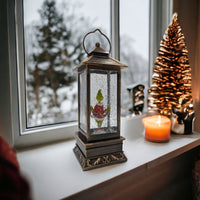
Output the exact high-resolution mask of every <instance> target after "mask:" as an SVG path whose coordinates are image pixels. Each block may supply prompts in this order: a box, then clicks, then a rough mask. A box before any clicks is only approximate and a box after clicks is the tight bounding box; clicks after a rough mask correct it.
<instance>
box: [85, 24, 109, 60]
mask: <svg viewBox="0 0 200 200" xmlns="http://www.w3.org/2000/svg"><path fill="white" fill-rule="evenodd" d="M96 31H99V33H100V34H101V35H103V36H104V37H105V38H106V39H107V41H108V43H109V46H110V49H109V52H108V53H109V54H110V52H111V42H110V40H109V38H108V37H107V36H106V35H105V34H104V33H102V32H101V31H100V29H98V28H97V29H95V30H94V31H90V32H88V33H87V34H86V35H85V36H84V38H83V49H84V50H85V52H86V53H87V55H88V56H89V55H90V53H88V51H87V50H86V48H85V38H86V37H87V36H88V35H89V34H91V33H95V32H96Z"/></svg>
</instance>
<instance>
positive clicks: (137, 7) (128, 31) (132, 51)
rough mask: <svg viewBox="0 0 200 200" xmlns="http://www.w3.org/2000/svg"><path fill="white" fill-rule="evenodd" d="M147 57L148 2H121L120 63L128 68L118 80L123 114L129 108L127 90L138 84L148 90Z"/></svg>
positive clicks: (133, 0) (126, 0)
mask: <svg viewBox="0 0 200 200" xmlns="http://www.w3.org/2000/svg"><path fill="white" fill-rule="evenodd" d="M148 57H149V0H123V1H120V59H121V61H122V62H123V63H125V64H127V65H128V68H127V69H124V70H122V76H121V77H122V80H121V85H122V88H121V93H122V96H121V97H122V98H121V105H122V108H123V110H122V114H123V111H124V110H126V109H127V108H130V107H131V106H132V99H131V98H129V93H128V90H127V88H131V87H133V86H134V85H137V84H142V85H144V86H145V89H146V88H148V60H149V58H148ZM145 93H146V90H145ZM145 96H146V94H145ZM125 113H126V112H125Z"/></svg>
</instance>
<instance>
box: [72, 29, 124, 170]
mask: <svg viewBox="0 0 200 200" xmlns="http://www.w3.org/2000/svg"><path fill="white" fill-rule="evenodd" d="M96 31H99V33H100V34H101V35H103V36H104V37H105V38H106V39H107V41H108V43H109V45H110V50H109V53H110V51H111V43H110V41H109V39H108V37H107V36H106V35H104V34H103V33H102V32H101V31H100V30H99V29H96V30H94V31H92V32H89V33H87V34H86V35H85V37H84V39H83V48H84V50H85V52H86V53H87V55H88V58H87V59H85V60H84V61H83V62H81V63H80V65H78V66H77V67H76V68H75V69H74V70H75V71H77V72H78V132H77V133H76V135H75V138H76V146H75V148H74V153H75V155H76V157H77V159H78V160H79V162H80V164H81V166H82V169H83V170H89V169H93V168H97V167H102V166H106V165H110V164H115V163H120V162H124V161H126V160H127V158H126V156H125V155H124V153H123V151H122V144H123V140H124V138H123V137H121V136H120V98H121V97H120V93H121V81H120V79H121V68H125V67H127V66H126V65H124V64H122V63H121V62H119V61H117V60H115V59H113V58H111V57H110V56H109V53H108V52H106V51H105V50H104V49H103V48H101V47H100V43H96V47H95V48H94V50H93V51H92V52H91V53H88V52H87V50H86V48H85V45H84V41H85V38H86V37H87V36H88V35H89V34H92V33H94V32H96Z"/></svg>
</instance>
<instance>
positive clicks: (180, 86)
mask: <svg viewBox="0 0 200 200" xmlns="http://www.w3.org/2000/svg"><path fill="white" fill-rule="evenodd" d="M191 102H192V87H191V68H190V65H189V61H188V51H187V47H186V45H185V38H184V35H183V34H182V33H181V27H180V25H179V23H178V19H177V14H174V16H173V19H172V22H171V24H170V25H169V27H168V29H167V31H166V33H165V35H164V37H163V40H162V41H161V43H160V49H159V52H158V57H157V59H156V62H155V66H154V69H153V76H152V85H151V87H150V88H149V90H148V110H149V112H155V111H156V112H159V113H160V114H163V115H165V116H169V117H170V116H171V114H172V108H173V107H175V108H177V109H179V110H183V109H185V108H188V106H189V105H191Z"/></svg>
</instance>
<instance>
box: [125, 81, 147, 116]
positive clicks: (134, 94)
mask: <svg viewBox="0 0 200 200" xmlns="http://www.w3.org/2000/svg"><path fill="white" fill-rule="evenodd" d="M144 88H145V87H144V85H142V84H138V83H136V84H133V85H130V86H128V87H127V90H128V92H129V96H130V99H131V100H132V106H131V108H129V111H130V112H131V113H134V114H135V115H141V114H142V111H143V108H144Z"/></svg>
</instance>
